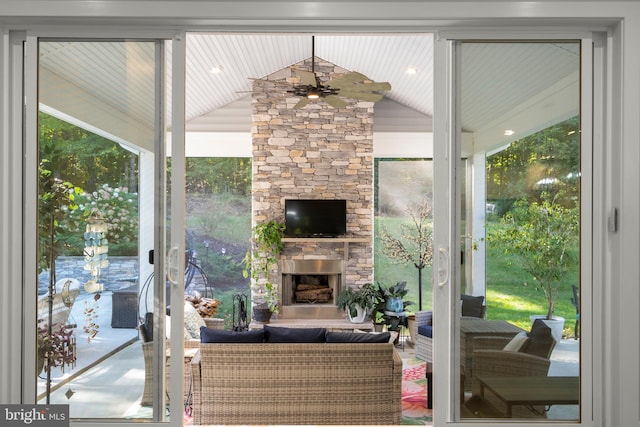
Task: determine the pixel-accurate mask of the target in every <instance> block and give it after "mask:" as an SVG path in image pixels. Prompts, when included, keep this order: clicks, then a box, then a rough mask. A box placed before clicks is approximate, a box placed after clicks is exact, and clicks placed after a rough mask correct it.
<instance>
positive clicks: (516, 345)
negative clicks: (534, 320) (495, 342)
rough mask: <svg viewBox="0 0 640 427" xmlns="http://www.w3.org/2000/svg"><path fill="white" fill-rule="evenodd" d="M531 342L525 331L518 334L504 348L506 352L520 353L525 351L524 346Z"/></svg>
mask: <svg viewBox="0 0 640 427" xmlns="http://www.w3.org/2000/svg"><path fill="white" fill-rule="evenodd" d="M527 341H529V337H528V336H527V333H526V332H525V331H522V332H520V333H518V334H517V335H516V336H515V337H513V338H512V339H511V341H509V342H508V343H507V345H505V346H504V348H503V349H502V350H504V351H520V350H523V349H524V345H525V344H526V343H527Z"/></svg>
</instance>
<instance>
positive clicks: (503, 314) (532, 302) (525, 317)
mask: <svg viewBox="0 0 640 427" xmlns="http://www.w3.org/2000/svg"><path fill="white" fill-rule="evenodd" d="M400 221H401V220H400V219H398V218H376V227H379V226H382V225H386V226H387V227H388V228H389V230H391V232H392V233H394V231H395V232H397V231H398V230H399V223H400ZM490 226H495V225H494V224H491V225H490ZM376 229H378V228H376ZM487 246H488V247H487V257H486V258H487V262H486V283H487V294H486V304H487V318H488V319H502V320H506V321H508V322H511V323H514V324H515V325H517V326H519V327H521V328H523V329H525V330H528V329H529V328H530V326H531V320H530V319H529V316H530V315H537V314H546V310H547V309H546V299H545V296H544V293H543V292H542V290H541V289H540V288H539V287H537V286H536V284H535V282H533V281H532V278H531V277H530V276H529V275H528V274H526V273H525V272H524V271H523V270H522V269H521V268H520V267H519V265H518V261H517V260H516V259H515V258H514V257H512V256H509V255H505V254H504V253H503V252H502V251H500V250H499V249H498V248H495V247H491V246H490V245H487ZM374 250H375V257H376V258H375V272H374V275H375V278H376V281H380V282H382V283H384V284H387V285H388V284H393V283H395V282H397V281H399V280H406V281H407V284H408V287H409V288H410V291H409V294H408V298H409V299H410V300H412V301H416V302H417V301H418V299H417V295H418V291H417V289H418V284H417V283H418V279H417V278H418V274H417V269H416V268H415V267H413V265H407V264H405V265H397V264H394V263H392V262H391V261H390V260H389V259H388V258H387V257H386V256H384V255H383V254H382V243H381V241H380V239H378V238H376V240H375V248H374ZM578 283H579V281H578V272H577V271H575V272H573V273H572V274H569V275H568V276H567V278H566V279H565V282H564V284H565V286H563V287H562V288H561V289H560V292H559V295H558V300H557V302H556V309H555V315H557V316H562V317H564V318H565V319H566V322H565V330H564V335H565V336H569V337H572V336H574V322H575V314H576V311H575V307H574V306H573V304H572V303H571V297H572V296H573V293H572V289H571V285H572V284H578ZM431 286H432V285H431V268H426V269H425V270H424V271H423V288H424V289H423V309H424V310H427V309H430V308H431V306H432V301H431V299H432V289H431ZM413 308H414V310H413V311H416V310H417V305H416V306H413Z"/></svg>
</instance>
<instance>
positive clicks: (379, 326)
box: [373, 323, 384, 332]
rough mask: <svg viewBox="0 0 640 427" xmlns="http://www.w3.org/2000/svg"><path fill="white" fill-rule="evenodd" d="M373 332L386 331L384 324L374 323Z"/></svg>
mask: <svg viewBox="0 0 640 427" xmlns="http://www.w3.org/2000/svg"><path fill="white" fill-rule="evenodd" d="M373 330H374V331H375V332H382V331H383V330H384V323H374V324H373Z"/></svg>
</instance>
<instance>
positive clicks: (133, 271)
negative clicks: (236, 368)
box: [36, 39, 181, 421]
mask: <svg viewBox="0 0 640 427" xmlns="http://www.w3.org/2000/svg"><path fill="white" fill-rule="evenodd" d="M164 49H165V42H163V41H153V40H152V41H113V40H109V41H77V40H74V41H70V40H60V39H55V40H54V39H50V40H49V39H41V40H40V41H39V43H38V91H39V92H38V105H39V108H38V150H39V193H38V213H39V220H38V233H39V240H38V243H39V247H38V254H39V256H38V272H39V274H38V284H37V286H38V301H37V304H38V313H37V316H38V317H37V326H38V329H37V338H38V339H37V344H38V345H37V353H38V357H37V360H38V365H37V367H36V372H37V380H36V381H37V397H36V401H37V403H43V404H44V403H46V404H49V403H51V404H68V405H69V410H70V416H71V418H74V419H78V418H80V419H83V418H92V419H148V420H156V421H162V420H165V418H166V414H167V411H166V409H165V406H166V405H167V404H168V402H167V400H168V390H169V389H168V388H167V385H166V384H165V381H164V379H165V374H167V372H166V370H167V368H166V362H167V358H166V356H165V340H164V339H161V340H158V339H157V338H158V337H162V338H164V337H165V332H164V331H165V308H166V304H165V298H166V296H165V293H166V286H167V285H166V283H165V274H164V269H165V266H164V256H162V255H160V256H152V254H153V253H155V254H158V253H164V251H165V240H166V237H165V234H166V232H165V231H164V230H165V228H166V227H165V222H166V221H165V218H166V213H165V202H164V198H165V195H166V193H167V192H166V191H165V184H164V170H165V153H164V151H165V149H164V144H165V142H164V135H165V133H166V131H165V128H164V123H165V120H164V116H165V111H164V109H163V106H164V99H165V87H166V86H165V78H164V76H163V74H164V70H165V59H164V58H165V56H164ZM180 314H181V313H180ZM154 343H157V344H156V345H154ZM157 355H160V356H159V357H157Z"/></svg>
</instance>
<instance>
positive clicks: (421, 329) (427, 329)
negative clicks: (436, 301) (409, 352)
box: [418, 325, 433, 338]
mask: <svg viewBox="0 0 640 427" xmlns="http://www.w3.org/2000/svg"><path fill="white" fill-rule="evenodd" d="M418 335H422V336H423V337H429V338H433V326H432V325H421V326H418Z"/></svg>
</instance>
